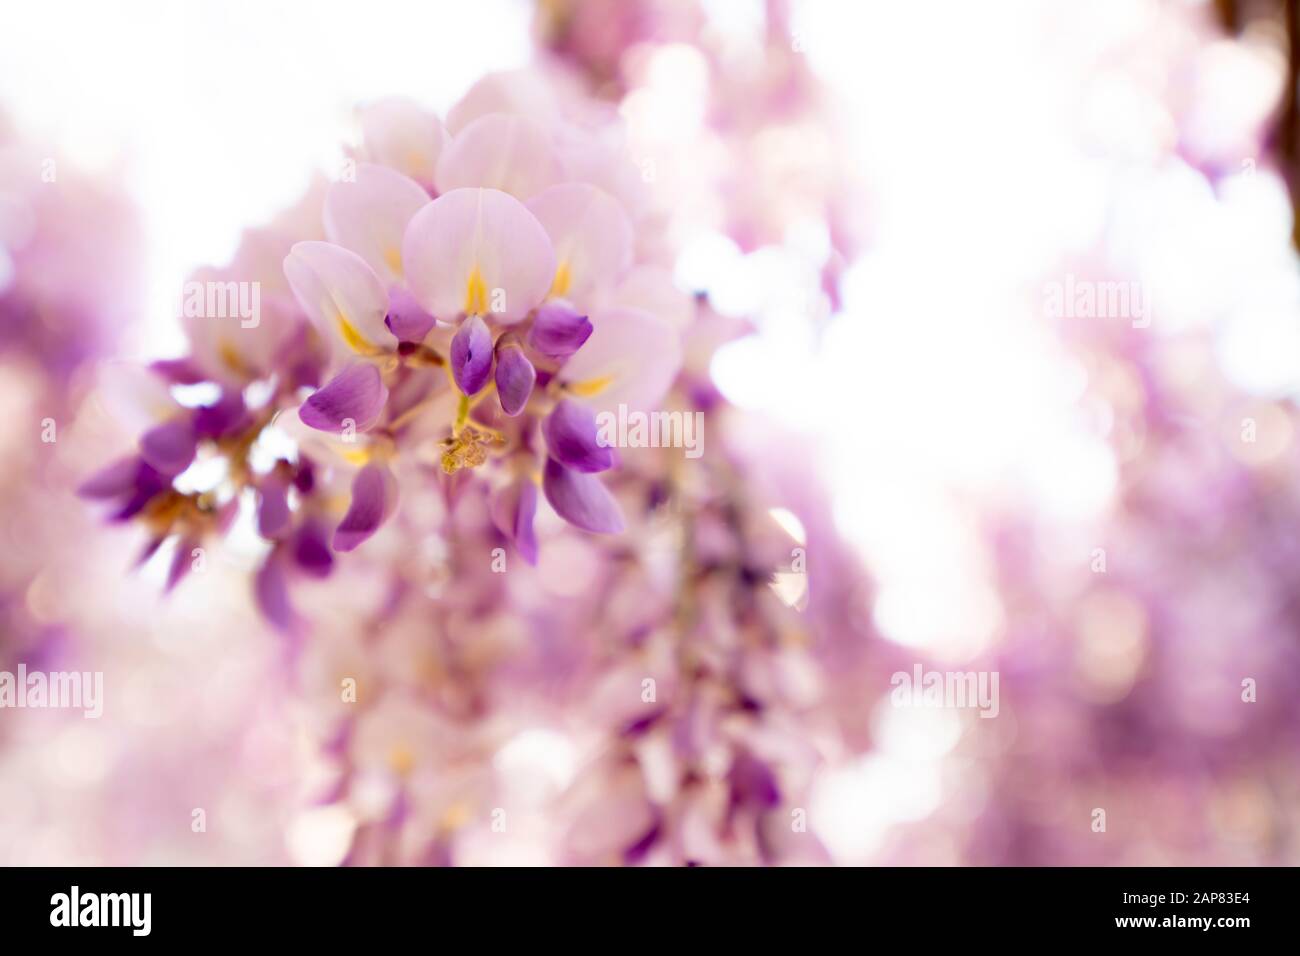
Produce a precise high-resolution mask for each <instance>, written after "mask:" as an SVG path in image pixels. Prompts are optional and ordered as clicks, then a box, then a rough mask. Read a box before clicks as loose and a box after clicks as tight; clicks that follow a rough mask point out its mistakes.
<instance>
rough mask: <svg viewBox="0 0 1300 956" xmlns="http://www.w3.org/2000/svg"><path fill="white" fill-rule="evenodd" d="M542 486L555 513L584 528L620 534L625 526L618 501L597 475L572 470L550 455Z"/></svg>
mask: <svg viewBox="0 0 1300 956" xmlns="http://www.w3.org/2000/svg"><path fill="white" fill-rule="evenodd" d="M542 490H543V491H545V492H546V500H547V501H549V502H550V503H551V507H552V508H554V509H555V513H556V514H558V515H559V516H560V517H561V518H563V519H564V520H565V521H567V522H569V524H571V525H575V526H577V527H579V528H582V529H583V530H584V531H591V532H593V533H595V534H618V533H620V532H621V531H622V530H623V528H624V527H625V525H624V523H623V512H622V509H621V508H619V506H618V502H617V501H616V500H615V499H614V496H613V495H611V494H610V493H609V490H608V489H607V488H606V487H605V486H604V485H603V484H601V481H600V479H599V478H597V477H596V476H594V475H585V474H583V473H582V472H580V471H573V470H571V469H569V468H565V467H564V466H563V465H561V464H560V463H559V462H558V461H556V460H555V459H554V458H548V459H546V471H545V473H544V474H543V477H542Z"/></svg>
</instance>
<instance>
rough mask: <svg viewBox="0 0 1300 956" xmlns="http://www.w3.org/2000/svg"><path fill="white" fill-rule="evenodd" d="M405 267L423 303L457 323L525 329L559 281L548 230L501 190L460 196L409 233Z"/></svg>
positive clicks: (432, 207)
mask: <svg viewBox="0 0 1300 956" xmlns="http://www.w3.org/2000/svg"><path fill="white" fill-rule="evenodd" d="M402 261H403V263H404V264H405V266H406V275H407V281H408V283H409V285H410V288H411V292H412V293H413V294H414V296H415V298H416V300H417V301H418V302H419V303H420V305H422V306H423V307H424V308H425V309H426V310H427V311H429V312H430V313H432V314H433V315H435V316H437V317H438V318H439V319H441V320H443V321H446V322H452V321H456V320H457V319H458V318H459V317H460V316H462V315H467V314H469V313H471V312H477V313H480V314H487V313H490V314H491V315H492V318H493V319H494V320H495V321H497V322H501V323H510V322H518V321H519V320H520V319H522V318H523V317H524V316H526V315H527V314H528V313H529V311H531V310H532V309H533V308H534V307H535V306H537V305H538V303H540V302H541V301H542V300H543V299H544V298H545V297H546V293H547V292H548V291H549V290H550V288H551V282H552V280H553V279H554V277H555V252H554V250H553V249H552V248H551V240H550V239H548V238H547V236H546V230H545V229H543V228H542V224H541V223H540V222H538V221H537V217H536V216H534V215H533V214H532V213H531V212H529V211H528V209H527V208H526V207H525V206H524V204H523V203H521V202H519V200H517V199H515V198H514V197H512V196H509V195H507V194H506V193H503V192H501V191H499V190H496V189H457V190H453V191H452V192H449V193H445V194H443V195H442V196H439V197H438V198H437V199H435V200H434V201H433V202H431V203H429V205H427V206H425V207H424V208H423V209H421V210H420V211H419V212H418V213H416V214H415V217H414V218H413V219H412V220H411V224H410V225H409V226H407V227H406V237H405V239H404V240H403V243H402Z"/></svg>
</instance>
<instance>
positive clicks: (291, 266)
mask: <svg viewBox="0 0 1300 956" xmlns="http://www.w3.org/2000/svg"><path fill="white" fill-rule="evenodd" d="M284 274H285V277H286V278H287V279H288V280H289V285H290V286H291V287H292V288H293V294H294V295H295V296H296V297H297V299H298V302H299V304H301V305H302V307H303V309H304V310H305V311H306V313H307V315H308V316H310V317H311V320H312V321H313V322H315V323H316V327H317V328H318V329H320V330H321V334H322V335H324V336H325V338H326V340H328V341H333V342H336V343H340V344H341V346H342V347H343V348H344V349H346V350H348V351H353V352H358V351H360V352H364V351H368V350H369V349H373V348H378V347H379V346H380V345H381V344H383V343H387V342H391V340H392V336H391V334H390V333H389V331H388V328H387V327H386V326H385V325H384V316H385V315H387V314H388V288H387V286H385V285H384V283H383V282H382V281H380V279H379V276H377V275H375V270H374V269H372V268H370V266H368V265H367V264H366V260H364V259H362V258H361V257H360V256H359V255H357V254H356V253H355V252H350V251H349V250H347V249H344V248H343V247H342V246H336V245H334V244H333V243H329V242H317V241H311V242H299V243H297V244H295V245H294V246H293V248H292V249H290V250H289V255H288V256H286V257H285V260H284Z"/></svg>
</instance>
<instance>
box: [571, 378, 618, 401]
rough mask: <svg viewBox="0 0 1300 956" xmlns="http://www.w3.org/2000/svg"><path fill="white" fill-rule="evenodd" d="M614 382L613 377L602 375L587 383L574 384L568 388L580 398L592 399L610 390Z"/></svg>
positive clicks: (588, 380)
mask: <svg viewBox="0 0 1300 956" xmlns="http://www.w3.org/2000/svg"><path fill="white" fill-rule="evenodd" d="M613 381H614V376H613V375H600V376H597V377H596V378H589V379H587V380H586V381H585V382H573V383H572V384H570V385H569V386H568V390H569V391H570V392H572V393H573V394H574V395H577V396H578V397H579V398H591V397H592V396H593V395H599V394H600V393H601V392H603V391H604V390H605V389H607V388H609V386H610V383H612V382H613Z"/></svg>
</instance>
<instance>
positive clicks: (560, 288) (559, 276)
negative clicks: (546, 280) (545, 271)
mask: <svg viewBox="0 0 1300 956" xmlns="http://www.w3.org/2000/svg"><path fill="white" fill-rule="evenodd" d="M572 283H573V275H572V273H570V272H569V260H567V259H566V260H564V261H563V262H561V263H560V265H559V267H558V268H557V269H556V270H555V281H554V282H552V283H551V295H553V296H565V295H568V294H569V286H570V285H571V284H572Z"/></svg>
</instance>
